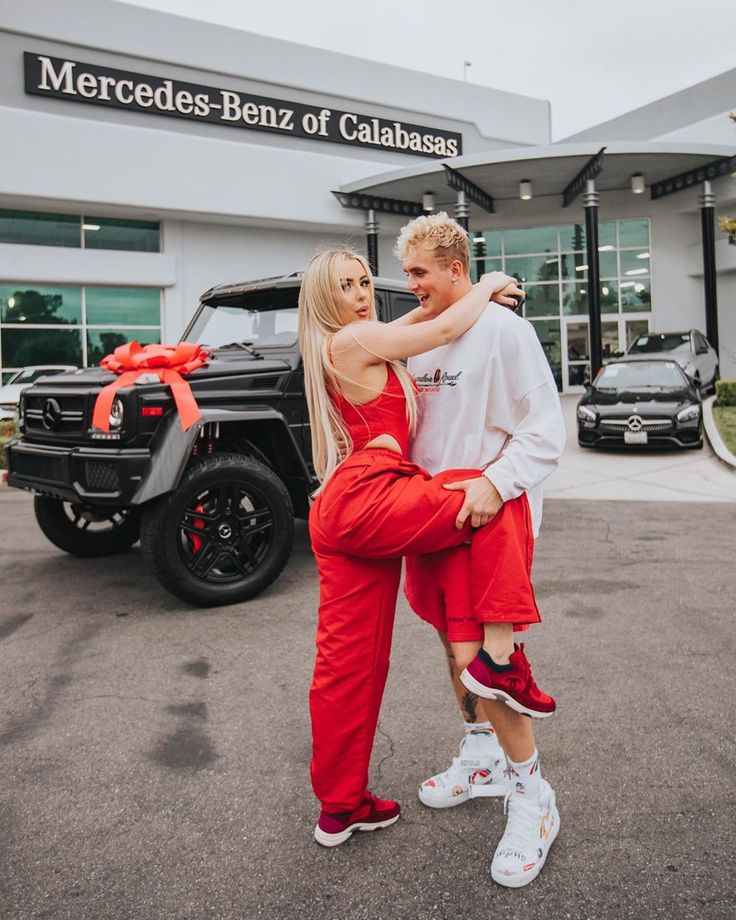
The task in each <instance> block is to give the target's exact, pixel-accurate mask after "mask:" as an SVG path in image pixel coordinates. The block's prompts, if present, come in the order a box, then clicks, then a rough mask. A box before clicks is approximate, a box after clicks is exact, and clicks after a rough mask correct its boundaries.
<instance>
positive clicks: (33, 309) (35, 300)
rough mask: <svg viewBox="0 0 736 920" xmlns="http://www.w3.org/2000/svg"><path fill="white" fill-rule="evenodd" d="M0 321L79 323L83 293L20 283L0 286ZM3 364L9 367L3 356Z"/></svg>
mask: <svg viewBox="0 0 736 920" xmlns="http://www.w3.org/2000/svg"><path fill="white" fill-rule="evenodd" d="M0 321H2V322H3V323H12V324H13V325H15V324H16V323H18V324H20V323H23V324H24V325H28V324H30V323H37V324H39V325H41V324H43V325H45V324H47V323H53V324H56V323H65V324H77V323H81V322H82V289H81V288H79V287H63V286H58V287H46V286H45V285H44V286H41V285H32V284H23V283H22V282H16V283H15V284H0ZM3 363H4V364H8V363H9V362H8V360H7V357H6V356H3Z"/></svg>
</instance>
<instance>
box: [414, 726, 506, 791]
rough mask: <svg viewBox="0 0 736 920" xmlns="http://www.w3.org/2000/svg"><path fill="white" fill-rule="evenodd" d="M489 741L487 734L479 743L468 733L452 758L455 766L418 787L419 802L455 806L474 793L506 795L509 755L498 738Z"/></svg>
mask: <svg viewBox="0 0 736 920" xmlns="http://www.w3.org/2000/svg"><path fill="white" fill-rule="evenodd" d="M488 742H489V739H488V737H487V736H485V737H483V738H482V742H481V743H479V739H477V738H476V737H474V736H473V735H472V734H468V735H466V736H465V738H463V740H462V742H461V744H460V751H459V754H460V756H459V757H455V758H453V761H452V766H451V767H450V768H449V769H448V770H445V772H444V773H438V774H437V775H436V776H432V777H430V779H428V780H425V781H424V782H423V783H422V785H421V786H420V787H419V801H420V802H422V803H423V804H424V805H428V806H429V807H430V808H452V807H453V806H454V805H462V804H463V802H467V801H468V799H469V798H471V796H472V797H473V798H475V797H476V796H501V795H506V793H507V792H508V789H509V783H508V776H507V773H506V756H505V755H504V752H503V748H502V747H501V745H500V744H499V743H498V741H497V740H496V739H495V738H493V739H491V743H490V744H489V743H488Z"/></svg>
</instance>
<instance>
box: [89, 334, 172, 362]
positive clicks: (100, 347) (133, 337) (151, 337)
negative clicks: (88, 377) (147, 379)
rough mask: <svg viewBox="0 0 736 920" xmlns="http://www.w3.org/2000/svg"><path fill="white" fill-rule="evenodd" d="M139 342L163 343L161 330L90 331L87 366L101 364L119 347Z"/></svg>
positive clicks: (145, 343)
mask: <svg viewBox="0 0 736 920" xmlns="http://www.w3.org/2000/svg"><path fill="white" fill-rule="evenodd" d="M126 342H139V343H140V344H141V345H154V344H156V345H157V344H159V343H160V342H161V330H160V329H88V330H87V366H88V367H92V366H94V365H96V364H99V363H100V361H101V360H102V359H103V358H104V357H105V355H109V354H111V353H112V352H113V351H115V349H116V348H117V347H118V345H125V343H126Z"/></svg>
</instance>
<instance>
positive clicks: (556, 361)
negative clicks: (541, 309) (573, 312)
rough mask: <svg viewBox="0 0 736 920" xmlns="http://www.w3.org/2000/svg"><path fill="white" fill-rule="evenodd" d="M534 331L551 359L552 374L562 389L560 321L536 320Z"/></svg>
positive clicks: (548, 358) (533, 324) (549, 359)
mask: <svg viewBox="0 0 736 920" xmlns="http://www.w3.org/2000/svg"><path fill="white" fill-rule="evenodd" d="M532 326H534V331H535V332H536V333H537V337H538V339H539V341H540V343H541V345H542V348H543V349H544V353H545V355H546V356H547V360H548V361H549V366H550V368H551V370H552V376H553V377H554V378H555V381H556V383H557V388H558V389H562V349H561V346H560V321H559V320H535V321H534V322H533V323H532Z"/></svg>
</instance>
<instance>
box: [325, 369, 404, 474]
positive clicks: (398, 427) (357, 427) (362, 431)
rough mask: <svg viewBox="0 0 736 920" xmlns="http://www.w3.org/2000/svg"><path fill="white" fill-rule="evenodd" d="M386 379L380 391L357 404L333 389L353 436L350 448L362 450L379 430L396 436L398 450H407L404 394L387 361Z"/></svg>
mask: <svg viewBox="0 0 736 920" xmlns="http://www.w3.org/2000/svg"><path fill="white" fill-rule="evenodd" d="M387 368H388V379H387V380H386V386H385V387H384V388H383V392H382V393H379V395H378V396H376V398H375V399H371V400H370V402H367V403H362V404H360V405H356V404H355V403H351V402H350V401H349V400H347V399H346V398H345V397H344V396H343V395H342V393H340V391H339V390H333V392H332V400H333V402H334V403H335V407H336V408H337V411H338V412H339V413H340V415H341V416H342V419H343V421H344V422H345V426H346V427H347V429H348V431H349V432H350V437H351V438H352V439H353V450H362V449H363V448H364V447H365V445H366V444H367V443H368V442H369V441H372V440H373V438H377V437H378V435H380V434H390V435H391V436H392V437H394V438H396V440H397V442H398V443H399V446H400V447H401V452H402V453H403V454H404V455H405V456H406V454H408V453H409V423H408V421H407V418H406V396H405V395H404V389H403V387H402V386H401V381H400V380H399V378H398V376H397V374H396V371H395V370H394V369H393V368H392V367H391V365H390V364H389V365H387Z"/></svg>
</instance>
